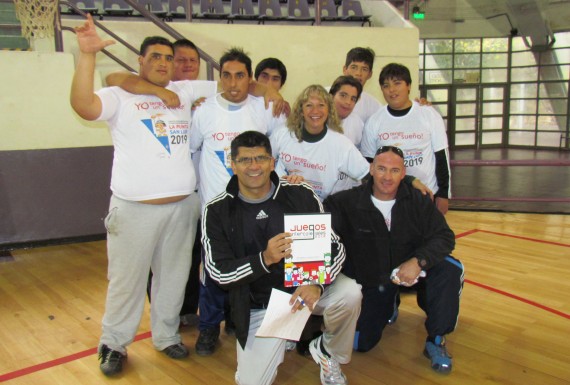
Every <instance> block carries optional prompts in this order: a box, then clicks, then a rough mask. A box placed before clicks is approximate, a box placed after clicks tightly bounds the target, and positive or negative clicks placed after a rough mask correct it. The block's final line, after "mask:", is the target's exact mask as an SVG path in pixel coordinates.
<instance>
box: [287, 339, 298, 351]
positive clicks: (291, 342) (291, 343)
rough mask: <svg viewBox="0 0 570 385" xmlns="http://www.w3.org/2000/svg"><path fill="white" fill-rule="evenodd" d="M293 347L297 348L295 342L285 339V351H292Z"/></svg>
mask: <svg viewBox="0 0 570 385" xmlns="http://www.w3.org/2000/svg"><path fill="white" fill-rule="evenodd" d="M295 348H297V342H295V341H291V340H287V342H285V351H286V352H292V351H293V350H295Z"/></svg>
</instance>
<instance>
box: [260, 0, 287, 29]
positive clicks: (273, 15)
mask: <svg viewBox="0 0 570 385" xmlns="http://www.w3.org/2000/svg"><path fill="white" fill-rule="evenodd" d="M280 20H285V17H284V16H283V14H282V13H281V4H279V0H259V17H258V24H265V22H266V21H280Z"/></svg>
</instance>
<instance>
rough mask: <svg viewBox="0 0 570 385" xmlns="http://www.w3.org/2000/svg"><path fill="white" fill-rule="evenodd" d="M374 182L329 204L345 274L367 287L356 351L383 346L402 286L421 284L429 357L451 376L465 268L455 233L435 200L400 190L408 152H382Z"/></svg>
mask: <svg viewBox="0 0 570 385" xmlns="http://www.w3.org/2000/svg"><path fill="white" fill-rule="evenodd" d="M370 175H371V176H372V178H370V179H369V180H368V182H367V183H366V184H363V185H361V186H359V187H355V188H353V189H351V190H347V191H342V192H339V193H337V194H334V195H331V196H329V197H328V198H327V199H326V200H325V202H324V203H325V206H326V207H327V209H328V210H330V211H331V214H332V222H333V229H334V230H335V231H336V232H337V234H339V235H340V237H341V239H342V241H343V243H344V245H345V246H346V252H347V260H346V264H345V268H344V273H345V274H346V275H347V276H348V277H351V278H354V279H356V281H357V282H358V283H359V284H361V285H362V294H363V299H362V313H361V314H360V317H359V319H358V323H357V326H356V334H355V341H354V348H355V349H356V350H358V351H362V352H366V351H368V350H370V349H372V348H373V347H374V346H376V344H378V342H379V341H380V338H381V337H382V331H383V330H384V327H385V326H386V325H387V324H388V320H389V319H390V317H391V316H392V313H393V311H394V297H395V295H396V293H397V291H398V287H399V285H402V286H412V285H415V284H416V283H418V286H419V287H418V305H419V306H420V307H421V308H422V309H423V310H424V311H425V312H426V314H427V315H428V317H427V320H426V323H425V326H426V329H427V332H428V337H427V340H426V344H425V350H424V354H425V356H426V357H428V358H430V360H431V366H432V368H433V369H434V370H436V371H438V372H449V371H451V366H452V361H451V356H450V355H449V354H448V353H447V349H446V347H445V338H444V336H445V335H446V334H449V333H451V332H452V331H453V330H454V329H455V326H456V324H457V317H458V315H459V298H460V295H461V290H462V288H463V265H462V264H461V262H459V261H458V260H457V259H455V258H453V257H451V256H450V253H451V251H452V250H453V248H454V246H455V236H454V234H453V231H451V229H450V228H449V226H448V225H447V223H446V221H445V218H444V217H443V215H442V214H441V213H440V212H439V211H438V209H437V207H436V206H435V204H434V203H433V202H432V201H431V200H430V198H429V197H428V196H426V195H422V193H421V192H420V191H418V190H415V189H413V188H411V187H410V186H409V185H408V184H406V183H400V182H401V181H402V180H403V179H404V176H405V175H406V168H405V166H404V155H403V153H402V150H401V149H399V148H398V147H393V146H383V147H380V148H379V149H378V150H377V151H376V155H375V157H374V160H373V162H372V164H371V165H370Z"/></svg>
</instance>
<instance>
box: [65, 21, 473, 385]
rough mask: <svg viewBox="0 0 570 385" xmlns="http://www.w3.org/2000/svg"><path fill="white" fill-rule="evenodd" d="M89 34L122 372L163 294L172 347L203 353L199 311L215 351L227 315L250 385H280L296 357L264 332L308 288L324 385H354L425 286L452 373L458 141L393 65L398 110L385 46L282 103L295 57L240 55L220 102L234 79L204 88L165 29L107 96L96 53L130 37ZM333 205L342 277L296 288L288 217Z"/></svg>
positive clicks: (89, 27) (82, 64)
mask: <svg viewBox="0 0 570 385" xmlns="http://www.w3.org/2000/svg"><path fill="white" fill-rule="evenodd" d="M76 32H77V39H78V44H79V49H80V53H79V57H78V61H77V68H76V72H75V75H74V78H73V82H72V86H71V105H72V107H73V109H74V110H75V111H76V112H77V113H78V115H79V116H81V117H82V118H84V119H87V120H102V121H107V123H108V125H109V127H110V132H111V136H112V140H113V145H114V148H115V152H114V160H113V170H112V178H111V190H112V197H111V202H110V206H109V213H108V215H107V217H106V218H105V226H106V229H107V248H108V260H109V265H108V279H109V286H108V290H107V299H106V308H105V314H104V317H103V321H102V326H103V331H102V336H101V339H100V342H99V349H98V351H99V359H100V369H101V371H102V372H103V373H104V374H105V375H108V376H111V375H115V374H117V373H120V372H121V371H122V368H123V364H124V362H125V360H126V358H127V346H128V345H129V344H130V343H131V342H132V341H133V340H134V337H135V335H136V331H137V329H138V326H139V323H140V320H141V317H142V314H143V308H144V303H145V291H146V290H145V289H146V288H147V286H148V287H149V298H150V300H151V303H150V309H151V310H150V313H151V314H150V315H151V328H152V341H153V344H154V346H155V348H156V349H157V350H159V351H162V352H164V353H165V354H166V355H167V356H168V357H170V358H173V359H182V358H185V357H187V356H188V354H189V350H188V348H187V347H186V346H185V345H184V344H183V343H182V339H181V336H180V333H179V330H178V329H179V325H180V322H181V319H182V320H184V319H186V320H188V318H189V316H190V315H194V317H196V312H197V308H198V307H199V312H198V313H199V330H200V335H199V337H198V340H197V342H196V346H195V349H196V352H197V354H199V355H210V354H212V353H214V350H215V347H216V343H217V341H218V338H219V334H220V324H221V322H222V321H223V320H224V319H225V325H226V331H227V332H230V333H235V336H236V340H237V370H236V374H235V381H236V383H237V384H239V385H245V384H255V385H259V384H271V383H273V381H274V380H275V377H276V375H277V369H278V366H279V365H280V364H281V363H282V362H283V359H284V357H285V351H286V346H287V341H286V340H283V339H279V338H267V337H264V338H262V337H256V332H257V330H258V328H259V327H260V325H261V322H262V321H263V318H264V315H265V312H266V309H267V306H268V303H269V298H270V296H271V291H272V289H280V290H283V291H287V292H289V293H291V294H292V296H291V301H290V305H291V311H292V312H296V311H298V310H300V309H302V308H303V307H305V306H306V307H308V308H309V310H310V311H311V312H312V313H313V314H317V315H322V316H323V326H322V334H321V333H319V335H318V336H317V337H315V338H314V339H313V340H311V341H310V344H309V352H310V355H311V356H312V358H313V359H314V360H315V362H316V363H317V364H318V365H319V366H320V379H321V383H322V384H327V385H334V384H346V383H347V379H346V376H345V375H344V373H343V372H342V369H341V366H340V365H341V364H347V363H349V362H350V360H351V355H352V352H353V350H357V351H361V352H366V351H368V350H370V349H372V348H373V347H374V346H376V345H377V344H378V342H379V341H380V339H381V336H382V331H383V329H384V328H385V326H386V325H387V324H388V323H389V322H390V320H392V321H394V319H395V315H396V314H397V305H398V303H399V294H398V291H399V287H400V286H414V287H416V288H417V290H418V294H417V298H418V305H419V306H420V307H421V308H422V309H423V310H424V311H425V312H426V315H427V319H426V323H425V326H426V329H427V334H428V336H427V339H426V343H425V349H424V354H425V355H426V357H428V358H429V359H430V362H431V367H432V368H433V369H434V370H436V371H438V372H444V373H445V372H449V371H450V370H451V368H452V360H451V356H450V355H449V353H448V352H447V349H446V346H445V336H446V335H447V334H449V333H451V332H452V331H453V330H454V329H455V326H456V323H457V318H458V314H459V299H460V296H461V290H462V286H463V266H462V264H461V262H460V261H458V260H457V259H455V258H453V257H452V256H451V252H452V250H453V248H454V234H453V232H452V230H451V229H450V228H449V227H448V225H447V223H446V221H445V218H444V215H445V213H446V212H447V207H448V205H447V200H448V199H449V190H450V181H449V179H450V176H449V155H448V149H447V139H446V134H445V128H444V125H443V120H442V119H441V117H440V116H439V115H438V114H437V113H436V112H435V111H434V110H433V108H431V107H430V106H423V105H420V104H419V103H417V102H413V101H411V100H410V98H409V94H410V88H411V77H410V74H409V71H408V69H407V68H406V67H404V66H402V65H399V64H389V65H387V66H386V67H384V68H383V69H382V72H381V74H380V87H381V89H382V92H383V95H384V98H385V99H386V101H387V103H388V105H387V106H385V107H383V106H381V104H380V103H379V102H378V101H377V100H376V99H374V98H373V97H372V96H371V95H369V94H367V93H366V92H364V91H363V87H364V85H365V84H366V82H367V81H368V80H369V79H370V78H371V77H372V68H373V62H374V52H373V51H372V50H370V49H368V48H354V49H352V50H350V51H349V53H348V54H347V58H346V62H345V65H344V67H343V75H342V76H340V77H338V78H337V79H336V80H335V81H334V82H333V84H332V86H331V87H330V89H329V90H327V89H326V88H323V87H322V86H320V85H310V86H308V87H306V88H305V89H304V90H303V91H302V92H301V93H300V95H299V97H298V98H297V100H296V101H295V102H294V103H293V104H292V106H289V105H288V104H287V103H286V102H285V101H283V99H282V98H281V96H280V95H279V93H278V91H279V89H280V88H281V87H282V86H283V85H284V84H285V81H286V79H287V71H286V68H285V66H284V64H283V63H282V62H281V61H280V60H278V59H275V58H268V59H265V60H263V61H261V62H260V63H259V64H258V66H257V67H256V69H255V71H253V69H252V62H251V59H250V58H249V57H248V55H247V54H246V53H245V52H244V51H243V50H241V49H238V48H232V49H229V50H228V51H226V52H225V53H224V54H223V56H222V57H221V59H220V81H219V87H220V88H221V92H218V91H217V88H218V84H217V82H213V81H200V80H196V79H197V77H198V74H199V63H200V56H199V52H198V49H197V48H196V46H195V45H194V44H193V43H191V42H190V41H188V40H182V41H177V42H176V43H174V44H172V43H171V42H170V41H168V40H167V39H165V38H162V37H156V36H154V37H148V38H146V39H145V40H144V41H143V43H142V45H141V49H140V56H139V73H138V74H131V73H116V74H112V75H110V76H108V77H107V83H108V85H109V87H106V88H103V89H101V90H98V91H95V90H94V88H93V78H94V70H95V57H96V53H97V52H99V51H100V50H101V49H103V48H104V47H106V46H108V45H109V44H113V41H109V40H107V41H103V40H101V38H100V37H99V36H98V35H97V32H96V30H95V26H94V24H93V20H92V18H91V17H90V16H89V17H88V19H87V22H86V23H85V24H84V25H82V26H80V27H77V28H76ZM254 76H255V81H254ZM192 111H193V112H192ZM438 118H439V119H438ZM422 181H424V182H425V183H426V185H427V187H426V186H425V185H424V184H423V183H422ZM431 193H433V194H434V196H435V198H433V196H432V195H431ZM433 199H435V201H434V200H433ZM323 212H330V213H331V217H332V227H333V229H332V235H331V266H330V267H331V269H330V271H331V272H330V277H331V282H332V283H330V284H327V285H322V284H309V285H301V286H297V287H293V288H286V287H285V286H284V263H283V261H284V259H286V258H288V257H291V243H292V240H291V234H290V233H288V232H286V231H285V229H284V220H283V218H284V215H285V214H290V213H323ZM197 234H198V236H197ZM197 238H198V239H197ZM193 250H194V253H193ZM200 257H201V258H200ZM200 259H201V263H202V264H203V267H204V269H203V272H204V274H203V276H202V277H200V284H198V283H197V281H198V278H197V276H198V272H199V270H198V268H197V265H198V264H199V261H200ZM191 266H192V269H191ZM149 272H151V273H152V274H151V278H149ZM149 280H150V281H149ZM198 286H199V298H198V296H197V295H196V291H197V287H198ZM181 309H182V313H181Z"/></svg>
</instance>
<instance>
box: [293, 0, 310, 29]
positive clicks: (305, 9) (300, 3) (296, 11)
mask: <svg viewBox="0 0 570 385" xmlns="http://www.w3.org/2000/svg"><path fill="white" fill-rule="evenodd" d="M287 21H302V22H309V21H310V22H311V25H312V24H314V23H315V18H314V17H313V16H311V13H310V12H309V4H308V3H307V0H287Z"/></svg>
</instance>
